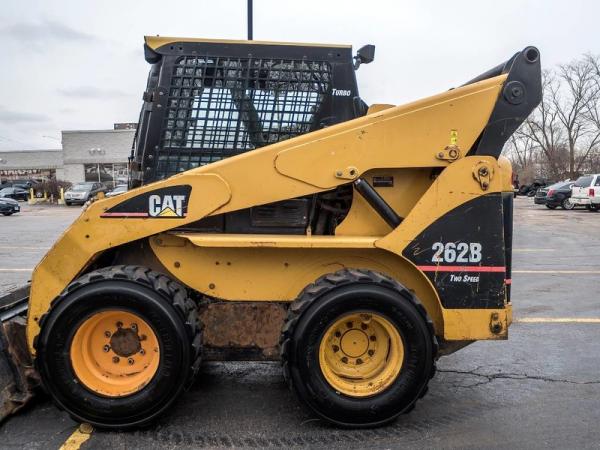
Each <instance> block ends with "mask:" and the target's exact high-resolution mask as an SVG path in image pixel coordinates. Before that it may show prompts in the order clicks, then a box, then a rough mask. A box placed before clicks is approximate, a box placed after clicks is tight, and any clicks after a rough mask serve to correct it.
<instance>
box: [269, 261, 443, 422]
mask: <svg viewBox="0 0 600 450" xmlns="http://www.w3.org/2000/svg"><path fill="white" fill-rule="evenodd" d="M356 311H372V312H374V313H377V314H379V315H382V316H384V317H385V318H386V319H387V320H388V321H390V322H391V323H392V324H394V325H395V326H396V327H397V329H398V331H399V332H400V335H401V336H402V340H403V343H404V346H405V351H404V355H405V356H404V362H403V366H402V367H403V368H402V370H401V371H400V373H399V375H398V377H397V378H396V380H395V381H394V382H393V383H392V384H391V385H390V386H389V387H388V388H387V389H386V390H385V391H383V392H381V393H379V394H377V395H374V396H371V397H363V398H355V397H350V396H347V395H344V394H341V393H339V392H336V391H335V389H334V388H333V387H331V385H330V384H329V383H328V382H327V381H326V379H325V378H324V376H323V374H322V371H321V369H320V366H319V345H320V342H321V339H322V337H323V333H324V332H325V330H327V328H328V327H329V326H330V325H331V324H332V323H333V322H335V321H336V320H337V319H338V318H339V317H340V316H342V315H345V314H349V313H352V312H356ZM280 344H281V362H282V365H283V374H284V378H285V379H286V381H287V383H288V385H289V387H290V389H291V390H292V391H294V392H295V393H296V394H297V396H298V397H299V398H300V400H301V401H302V402H303V403H304V404H305V405H307V406H308V407H309V408H310V409H311V410H312V411H313V412H314V413H316V414H317V415H318V416H320V417H321V418H323V419H325V420H327V421H328V422H331V423H333V424H335V425H338V426H342V427H353V428H356V427H375V426H380V425H383V424H385V423H388V422H390V421H392V420H394V419H395V418H397V417H398V416H399V415H400V414H402V413H404V412H409V411H410V410H412V408H413V407H414V405H415V402H416V401H417V400H418V399H419V398H421V397H422V396H423V395H425V393H426V392H427V384H428V382H429V380H430V379H431V378H432V377H433V375H434V373H435V358H436V355H437V349H438V345H437V340H436V337H435V334H434V329H433V323H432V321H431V319H429V317H428V315H427V312H426V311H425V308H424V307H423V305H422V304H421V303H420V302H419V301H418V300H417V298H416V297H415V296H414V295H413V294H412V293H411V292H410V291H409V290H408V289H406V288H405V287H403V286H402V285H401V284H400V283H398V282H397V281H395V280H393V279H391V278H389V277H387V276H385V275H383V274H380V273H377V272H373V271H369V270H362V269H360V270H359V269H343V270H340V271H338V272H335V273H332V274H328V275H325V276H323V277H321V278H319V279H318V280H317V281H316V282H315V283H314V284H311V285H309V286H307V287H306V288H305V289H304V290H303V291H302V293H301V294H300V295H299V297H298V299H297V300H295V301H294V302H293V303H292V304H291V305H290V308H289V311H288V317H287V320H286V323H285V325H284V328H283V331H282V336H281V341H280Z"/></svg>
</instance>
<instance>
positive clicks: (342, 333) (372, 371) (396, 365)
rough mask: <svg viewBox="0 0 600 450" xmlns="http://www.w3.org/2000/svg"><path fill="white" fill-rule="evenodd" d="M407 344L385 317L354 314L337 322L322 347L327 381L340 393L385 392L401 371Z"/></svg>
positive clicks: (320, 352)
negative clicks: (405, 344) (404, 343)
mask: <svg viewBox="0 0 600 450" xmlns="http://www.w3.org/2000/svg"><path fill="white" fill-rule="evenodd" d="M403 359H404V345H403V342H402V339H401V337H400V334H399V332H398V330H397V329H396V328H395V327H394V326H393V325H392V324H391V323H390V322H389V321H388V320H387V319H385V318H384V317H383V316H380V315H378V314H372V313H358V314H350V315H347V316H344V317H342V318H341V319H339V320H337V321H336V322H335V323H333V324H332V325H331V326H330V327H329V328H328V329H327V330H326V331H325V334H324V336H323V339H322V340H321V344H320V347H319V363H320V365H321V371H322V373H323V375H324V376H325V379H326V380H327V382H328V383H329V384H330V385H331V386H332V387H333V388H334V389H336V390H337V391H339V392H340V393H343V394H346V395H349V396H352V397H366V396H372V395H376V394H378V393H380V392H383V391H384V390H385V389H386V388H387V387H389V386H390V385H391V384H392V383H393V382H394V380H395V379H396V377H397V376H398V374H399V372H400V368H401V366H402V361H403Z"/></svg>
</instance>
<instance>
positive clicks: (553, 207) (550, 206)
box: [546, 203, 556, 209]
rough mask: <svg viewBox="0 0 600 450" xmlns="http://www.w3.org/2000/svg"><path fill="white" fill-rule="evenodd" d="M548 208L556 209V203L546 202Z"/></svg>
mask: <svg viewBox="0 0 600 450" xmlns="http://www.w3.org/2000/svg"><path fill="white" fill-rule="evenodd" d="M546 208H548V209H556V206H555V205H549V204H548V203H546Z"/></svg>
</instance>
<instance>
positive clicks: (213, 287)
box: [150, 234, 443, 334]
mask: <svg viewBox="0 0 600 450" xmlns="http://www.w3.org/2000/svg"><path fill="white" fill-rule="evenodd" d="M150 245H151V247H152V250H153V252H154V253H155V255H156V257H157V258H158V259H159V261H160V262H161V264H162V265H163V266H164V267H165V268H166V269H167V270H169V271H170V272H171V274H172V275H173V276H174V277H175V278H177V279H178V280H180V281H181V282H182V283H184V284H186V285H187V286H190V287H191V288H193V289H195V290H197V291H199V292H201V293H203V294H206V295H208V296H209V297H213V298H218V299H221V300H225V301H259V302H265V301H276V302H290V301H293V300H295V299H296V298H297V297H298V294H299V293H300V292H301V291H302V289H304V288H305V287H306V286H307V285H308V284H310V283H313V282H314V281H315V280H316V279H317V278H319V277H320V276H322V275H325V274H327V273H331V272H336V271H338V270H340V269H343V268H345V267H350V268H364V269H371V270H375V271H378V272H382V273H385V274H387V275H389V276H390V277H393V278H395V279H396V280H398V281H399V282H400V283H402V284H404V285H405V286H406V287H407V288H409V289H412V290H414V292H415V294H416V295H417V296H418V297H419V299H420V300H421V302H422V303H423V305H424V306H425V308H426V309H427V312H428V313H429V315H430V316H431V318H432V320H433V322H434V326H435V329H436V332H437V333H439V334H442V333H443V328H442V325H443V322H442V314H441V309H440V303H439V300H438V298H437V295H436V294H435V292H434V290H433V289H432V287H431V285H430V283H429V282H428V281H427V278H426V277H425V276H424V275H423V274H422V273H420V272H419V271H418V270H417V269H416V268H414V267H413V266H412V265H411V264H410V263H408V262H407V261H406V260H405V259H404V258H402V257H399V256H397V255H394V254H392V253H389V252H386V251H383V250H379V249H344V248H330V249H327V248H260V247H259V248H253V247H243V248H238V247H233V248H224V247H221V248H218V247H214V248H211V247H198V246H195V245H193V244H192V243H191V242H189V241H187V240H186V239H183V238H178V237H175V236H169V235H164V234H163V235H159V236H156V237H154V238H151V239H150Z"/></svg>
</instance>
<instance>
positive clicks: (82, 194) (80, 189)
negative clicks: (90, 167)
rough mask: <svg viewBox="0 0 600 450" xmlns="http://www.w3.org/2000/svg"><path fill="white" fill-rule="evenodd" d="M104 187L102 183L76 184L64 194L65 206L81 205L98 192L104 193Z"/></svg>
mask: <svg viewBox="0 0 600 450" xmlns="http://www.w3.org/2000/svg"><path fill="white" fill-rule="evenodd" d="M106 191H107V189H106V186H104V184H102V183H96V182H85V183H76V184H74V185H73V186H71V188H70V189H69V190H68V191H67V192H65V204H67V205H73V204H81V205H83V204H84V203H85V202H87V201H88V200H90V199H92V198H94V196H96V195H97V194H98V193H99V192H106Z"/></svg>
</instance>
